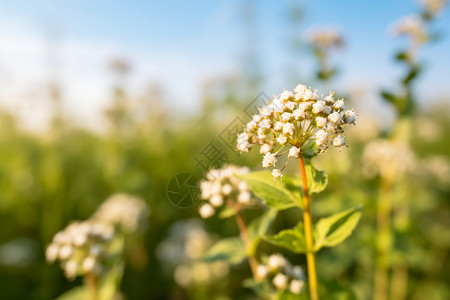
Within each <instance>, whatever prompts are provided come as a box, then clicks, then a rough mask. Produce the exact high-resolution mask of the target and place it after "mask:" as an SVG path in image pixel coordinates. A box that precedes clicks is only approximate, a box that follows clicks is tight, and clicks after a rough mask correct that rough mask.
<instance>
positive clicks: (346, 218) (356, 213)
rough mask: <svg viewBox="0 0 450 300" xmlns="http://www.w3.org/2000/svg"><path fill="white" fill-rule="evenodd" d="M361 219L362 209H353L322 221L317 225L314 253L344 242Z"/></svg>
mask: <svg viewBox="0 0 450 300" xmlns="http://www.w3.org/2000/svg"><path fill="white" fill-rule="evenodd" d="M360 217H361V207H356V208H352V209H349V210H346V211H344V212H341V213H338V214H334V215H332V216H330V217H327V218H323V219H320V220H319V222H317V224H316V225H315V245H314V251H318V250H320V249H321V248H322V247H333V246H336V245H337V244H339V243H341V242H342V241H344V240H345V239H346V238H348V237H349V236H350V235H351V234H352V231H353V229H355V227H356V225H357V224H358V221H359V219H360Z"/></svg>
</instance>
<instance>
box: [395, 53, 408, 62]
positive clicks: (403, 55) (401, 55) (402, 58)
mask: <svg viewBox="0 0 450 300" xmlns="http://www.w3.org/2000/svg"><path fill="white" fill-rule="evenodd" d="M395 58H396V59H397V60H398V61H406V60H408V53H406V52H404V51H400V52H398V53H397V55H395Z"/></svg>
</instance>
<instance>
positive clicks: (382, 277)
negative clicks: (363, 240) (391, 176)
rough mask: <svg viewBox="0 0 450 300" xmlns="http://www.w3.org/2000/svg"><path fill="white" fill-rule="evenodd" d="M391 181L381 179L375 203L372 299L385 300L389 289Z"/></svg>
mask: <svg viewBox="0 0 450 300" xmlns="http://www.w3.org/2000/svg"><path fill="white" fill-rule="evenodd" d="M391 182H392V181H391V180H388V179H385V178H382V185H381V191H380V197H379V199H378V203H377V206H378V207H377V240H376V241H377V242H376V243H377V244H376V262H375V282H374V291H373V299H374V300H387V298H388V289H389V253H390V250H391V243H392V241H391V213H392V203H391V200H392V199H391V194H392V183H391Z"/></svg>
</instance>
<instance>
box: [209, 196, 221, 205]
mask: <svg viewBox="0 0 450 300" xmlns="http://www.w3.org/2000/svg"><path fill="white" fill-rule="evenodd" d="M209 202H210V203H211V204H212V206H214V207H218V206H222V204H223V198H222V195H213V196H212V197H211V198H210V199H209Z"/></svg>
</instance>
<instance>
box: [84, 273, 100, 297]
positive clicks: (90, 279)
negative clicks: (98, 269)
mask: <svg viewBox="0 0 450 300" xmlns="http://www.w3.org/2000/svg"><path fill="white" fill-rule="evenodd" d="M85 279H86V285H87V287H88V289H89V292H90V294H91V300H97V299H98V291H97V277H96V276H95V274H94V273H92V272H88V273H87V274H86V276H85Z"/></svg>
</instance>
